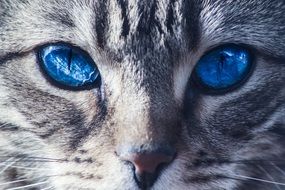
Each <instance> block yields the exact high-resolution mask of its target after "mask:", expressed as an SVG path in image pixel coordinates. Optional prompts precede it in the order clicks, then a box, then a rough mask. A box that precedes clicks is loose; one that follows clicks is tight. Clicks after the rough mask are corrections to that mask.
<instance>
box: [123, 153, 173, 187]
mask: <svg viewBox="0 0 285 190" xmlns="http://www.w3.org/2000/svg"><path fill="white" fill-rule="evenodd" d="M174 157H175V154H166V153H162V152H150V153H145V152H144V153H133V152H132V153H130V154H124V156H122V155H121V156H120V158H121V159H122V160H124V161H126V162H127V163H131V165H132V166H133V167H134V178H135V180H136V182H137V184H138V185H139V186H140V188H146V187H150V186H152V185H153V183H154V182H155V180H156V179H157V177H158V175H159V173H160V171H161V169H162V168H163V167H164V166H166V165H168V164H169V163H171V162H172V161H173V160H174Z"/></svg>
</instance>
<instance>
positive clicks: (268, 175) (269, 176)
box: [257, 165, 282, 190]
mask: <svg viewBox="0 0 285 190" xmlns="http://www.w3.org/2000/svg"><path fill="white" fill-rule="evenodd" d="M257 167H258V168H259V169H260V170H262V171H263V172H264V173H265V174H266V175H267V177H268V178H269V179H270V180H271V181H275V179H274V177H273V176H272V175H270V173H268V172H267V171H266V169H265V168H264V167H262V166H260V165H257ZM274 185H275V187H276V188H277V189H279V190H282V189H281V188H280V187H279V186H278V185H277V184H274Z"/></svg>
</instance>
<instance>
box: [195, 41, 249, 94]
mask: <svg viewBox="0 0 285 190" xmlns="http://www.w3.org/2000/svg"><path fill="white" fill-rule="evenodd" d="M251 67H252V55H251V53H250V51H249V50H248V49H246V48H244V47H241V46H237V45H231V44H230V45H224V46H221V47H218V48H215V49H214V50H212V51H209V52H208V53H206V54H205V55H204V56H203V57H202V58H201V59H200V60H199V62H198V63H197V64H196V67H195V69H194V79H196V80H195V81H196V83H198V84H199V86H201V87H202V88H203V89H206V90H207V91H210V92H215V93H216V92H221V91H222V92H223V91H228V90H231V89H233V88H234V87H235V86H236V85H238V84H240V83H241V82H242V81H244V79H246V78H247V76H248V75H249V73H250V71H251Z"/></svg>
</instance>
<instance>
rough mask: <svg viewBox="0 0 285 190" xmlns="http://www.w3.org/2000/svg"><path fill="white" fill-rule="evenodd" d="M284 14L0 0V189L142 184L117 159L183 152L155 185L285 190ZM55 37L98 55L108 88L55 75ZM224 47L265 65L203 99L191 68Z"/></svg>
mask: <svg viewBox="0 0 285 190" xmlns="http://www.w3.org/2000/svg"><path fill="white" fill-rule="evenodd" d="M284 13H285V3H284V1H283V0H263V1H258V0H248V1H242V0H236V1H234V0H216V1H214V0H213V1H212V0H150V1H143V0H140V1H128V0H117V1H115V0H106V1H97V0H94V1H93V0H70V1H61V0H50V1H44V0H37V1H36V0H22V1H18V0H0V164H1V165H0V189H9V188H16V187H21V186H23V188H24V187H26V188H27V189H28V188H34V189H55V190H68V189H70V190H71V189H82V190H83V189H84V190H87V189H90V190H91V189H92V190H93V189H96V190H97V189H98V190H104V189H132V190H135V189H139V187H138V185H137V184H136V181H135V179H134V177H133V169H132V167H131V166H130V165H129V164H127V163H126V162H124V161H122V160H121V159H120V158H119V157H118V155H117V154H116V152H118V151H125V150H126V149H127V148H128V147H133V148H137V149H139V148H141V147H144V149H146V150H152V149H154V148H155V147H157V146H166V147H172V148H174V149H175V150H176V151H177V156H176V158H175V159H174V160H173V162H172V163H171V164H169V165H168V166H167V167H165V168H164V169H163V170H162V171H161V173H160V174H159V176H158V179H157V180H156V181H155V183H154V184H153V186H152V187H149V188H148V189H151V190H159V189H169V190H172V189H181V190H183V189H185V190H186V189H191V190H209V189H211V190H221V189H225V190H235V189H236V190H248V189H259V190H272V189H277V190H281V189H285V186H284V184H285V175H284V171H285V168H284V166H285V164H284V163H285V160H284V158H285V149H284V145H285V120H284V118H285V101H284V97H285V85H284V84H285V75H284V73H285V65H284V64H285V54H284V49H285V14H284ZM52 42H66V43H70V44H74V45H76V46H78V47H80V48H82V49H83V50H84V51H86V52H88V53H89V55H90V56H91V57H92V58H93V60H94V62H95V63H96V64H97V67H98V69H99V70H100V73H101V76H102V87H101V88H100V89H92V90H86V91H68V90H64V89H60V88H57V87H55V86H53V85H52V84H51V83H50V82H49V81H47V80H46V79H45V76H44V74H43V73H42V72H40V69H39V66H38V63H37V56H36V52H37V48H38V47H40V46H41V45H43V44H47V43H52ZM227 43H233V44H241V45H244V46H247V47H249V48H250V49H251V50H252V52H253V54H254V65H255V67H254V70H253V72H252V74H251V76H250V77H249V78H248V80H247V81H245V82H244V83H243V84H242V85H241V86H240V87H239V88H237V89H235V90H233V91H230V92H226V93H223V94H217V95H211V94H207V93H204V92H202V91H201V90H199V89H198V88H197V87H196V86H195V84H194V83H193V82H192V77H191V72H192V70H193V68H194V66H195V64H196V63H197V62H198V60H199V58H200V57H201V56H202V55H203V54H205V52H207V51H208V50H210V49H211V48H213V47H217V46H219V45H222V44H227ZM244 176H247V177H248V178H245V177H244ZM249 178H251V179H253V178H258V179H263V180H267V181H275V182H278V183H275V184H274V183H266V182H260V181H256V180H250V179H249ZM15 180H18V182H13V183H11V182H12V181H15Z"/></svg>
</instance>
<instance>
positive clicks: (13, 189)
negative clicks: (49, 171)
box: [7, 181, 48, 190]
mask: <svg viewBox="0 0 285 190" xmlns="http://www.w3.org/2000/svg"><path fill="white" fill-rule="evenodd" d="M45 183H48V182H47V181H43V182H39V183H34V184H30V185H24V186H21V187H13V188H9V189H7V190H17V189H24V188H27V187H34V186H37V185H42V184H45Z"/></svg>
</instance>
